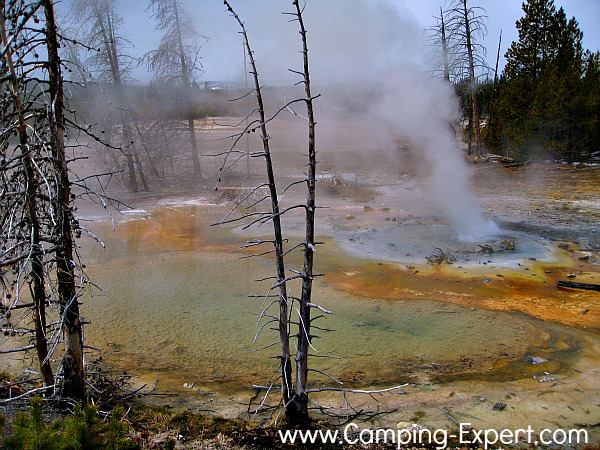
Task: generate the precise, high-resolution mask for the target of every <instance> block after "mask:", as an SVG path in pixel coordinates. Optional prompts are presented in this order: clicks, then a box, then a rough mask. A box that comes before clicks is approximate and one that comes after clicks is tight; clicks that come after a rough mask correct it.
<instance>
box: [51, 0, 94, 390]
mask: <svg viewBox="0 0 600 450" xmlns="http://www.w3.org/2000/svg"><path fill="white" fill-rule="evenodd" d="M44 8H45V14H46V33H47V37H46V39H47V48H48V75H49V91H50V97H51V104H52V105H53V108H51V110H50V117H49V118H50V128H51V131H52V140H53V142H52V156H53V163H54V170H55V174H56V177H57V186H56V189H57V194H56V199H55V201H54V204H55V212H56V220H57V226H56V239H57V247H58V248H57V251H56V265H57V277H58V294H59V304H60V313H61V316H62V321H63V333H64V339H65V355H64V357H63V363H62V367H63V377H64V379H63V384H62V394H61V395H62V396H63V397H66V398H72V399H76V400H79V401H83V400H85V381H84V380H85V368H84V361H83V324H82V322H81V317H80V314H79V302H78V294H77V292H76V286H75V263H74V249H73V244H74V237H73V229H72V227H73V216H72V210H71V183H70V181H69V173H68V167H67V158H66V155H65V118H64V110H63V108H64V95H63V85H62V74H61V69H60V58H59V55H58V47H59V43H58V36H57V27H56V22H55V18H54V7H53V4H52V0H44Z"/></svg>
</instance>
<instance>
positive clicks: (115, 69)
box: [93, 0, 147, 192]
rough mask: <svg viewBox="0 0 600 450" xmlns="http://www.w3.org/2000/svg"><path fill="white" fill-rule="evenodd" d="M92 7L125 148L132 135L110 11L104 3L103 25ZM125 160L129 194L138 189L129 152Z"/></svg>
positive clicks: (95, 8)
mask: <svg viewBox="0 0 600 450" xmlns="http://www.w3.org/2000/svg"><path fill="white" fill-rule="evenodd" d="M93 6H94V12H95V14H96V18H97V20H98V24H99V25H100V29H101V32H102V42H103V45H104V48H105V50H106V54H107V55H108V59H109V64H110V70H111V75H112V79H113V82H114V84H115V86H116V88H117V95H118V97H119V104H120V108H121V126H122V127H123V140H124V142H125V147H126V148H127V147H128V146H129V145H130V144H131V142H132V139H131V137H132V134H133V133H132V132H131V127H130V125H129V120H128V118H127V112H126V105H127V96H126V94H125V89H124V88H123V81H122V79H121V68H120V67H119V57H118V54H117V48H116V44H115V34H114V29H113V25H112V21H111V17H110V9H109V7H108V4H107V3H106V1H104V6H103V9H104V11H105V12H106V24H105V23H104V19H103V14H102V10H103V9H102V8H101V7H100V6H99V5H98V0H94V3H93ZM126 159H127V171H128V173H129V190H130V191H131V192H138V191H139V187H138V184H137V177H136V174H135V172H136V171H135V164H134V158H133V155H132V154H131V153H130V152H127V153H126ZM146 190H147V189H146Z"/></svg>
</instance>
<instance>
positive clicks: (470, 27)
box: [432, 0, 489, 158]
mask: <svg viewBox="0 0 600 450" xmlns="http://www.w3.org/2000/svg"><path fill="white" fill-rule="evenodd" d="M437 19H438V24H437V25H436V26H435V27H434V28H433V30H432V31H433V43H434V46H436V47H439V48H440V52H441V56H442V58H441V60H442V63H441V66H442V70H437V69H436V70H437V71H438V72H441V73H442V74H443V77H444V78H446V79H447V80H449V81H450V82H452V83H454V84H459V83H461V82H462V81H463V80H465V79H466V80H468V85H469V95H468V97H469V106H468V114H469V127H468V130H469V135H468V151H467V152H468V154H469V155H470V154H471V153H472V137H473V132H474V137H475V156H476V158H481V157H483V153H482V146H481V132H480V120H479V110H478V107H477V79H478V75H479V74H485V75H487V74H488V73H489V68H488V66H487V64H486V62H485V54H486V53H485V50H486V49H485V47H483V46H482V45H481V44H480V43H478V42H477V38H483V37H484V36H485V34H486V27H485V23H484V21H485V19H486V16H485V11H484V10H483V8H481V7H479V6H470V5H469V4H468V0H453V1H452V3H451V4H450V7H449V8H448V9H447V10H442V9H440V17H438V18H437Z"/></svg>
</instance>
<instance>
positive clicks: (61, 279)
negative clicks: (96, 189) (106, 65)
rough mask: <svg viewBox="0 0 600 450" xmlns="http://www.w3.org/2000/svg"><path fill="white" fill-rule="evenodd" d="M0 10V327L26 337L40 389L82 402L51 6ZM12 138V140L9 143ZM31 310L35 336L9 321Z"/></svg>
mask: <svg viewBox="0 0 600 450" xmlns="http://www.w3.org/2000/svg"><path fill="white" fill-rule="evenodd" d="M1 4H2V17H1V19H2V21H1V23H0V34H1V38H2V44H3V54H2V62H3V64H2V77H0V82H1V83H2V92H3V96H2V100H1V101H2V107H3V115H2V133H1V134H0V149H1V151H2V155H1V156H2V158H0V161H1V162H0V183H1V184H0V203H1V204H2V213H1V214H0V218H1V220H0V226H1V227H0V231H1V234H0V238H1V240H2V253H1V256H0V284H1V286H2V292H3V295H2V304H1V305H0V311H1V312H2V325H3V327H4V326H5V327H6V329H5V330H4V332H5V336H6V335H7V333H8V334H9V335H10V334H13V335H15V334H17V335H21V336H26V335H28V334H30V333H31V334H33V335H34V342H35V344H34V345H33V346H31V347H32V348H35V349H36V351H37V356H38V361H39V365H40V373H41V376H42V382H43V384H44V385H45V386H46V387H48V388H52V387H55V384H57V385H59V387H60V390H59V393H60V395H61V396H62V397H65V398H70V399H75V400H77V401H83V400H85V395H86V392H85V369H84V360H83V328H82V327H83V321H82V318H81V316H80V313H79V301H78V299H79V297H80V294H81V290H82V289H83V286H84V285H85V283H86V280H85V279H84V278H83V275H82V273H81V265H80V264H79V263H78V256H77V254H76V250H75V244H74V242H75V238H76V235H78V234H80V233H81V231H82V229H81V228H80V226H79V222H78V221H77V219H76V218H75V217H74V215H73V206H72V201H73V199H74V198H75V195H74V194H73V193H72V191H71V186H72V185H73V184H74V181H73V179H72V178H70V173H69V168H68V157H67V154H66V146H65V128H66V122H67V119H66V118H65V114H64V111H65V105H64V103H65V97H64V92H63V81H62V80H63V78H62V69H61V60H60V57H59V54H58V49H59V46H60V45H59V38H58V32H57V25H56V21H55V16H54V5H53V2H52V0H39V1H37V2H9V3H7V2H5V1H2V3H1ZM42 24H43V25H42ZM7 29H8V30H9V31H7ZM40 55H44V56H40ZM14 135H16V136H17V137H18V140H17V141H16V142H15V141H14V140H13V139H11V137H12V136H14ZM24 283H27V284H28V285H29V292H27V291H26V290H25V289H24V286H23V284H24ZM47 305H53V306H58V308H52V310H54V311H56V309H58V316H57V317H54V318H53V320H52V321H48V319H47V317H48V308H47ZM30 309H31V310H32V311H33V323H34V328H33V330H31V329H29V326H28V323H27V321H26V318H25V316H23V315H20V316H17V317H15V316H14V315H13V314H15V315H16V314H17V313H18V312H19V311H28V310H30ZM60 342H64V352H63V355H62V359H61V360H60V364H59V365H58V369H57V376H56V380H59V381H60V382H57V383H55V381H56V380H55V379H53V370H52V366H51V362H52V360H51V358H52V356H53V354H54V350H55V349H56V348H57V346H58V345H59V343H60ZM29 348H30V347H29V346H25V347H20V348H14V349H10V350H7V351H9V352H12V351H24V350H28V349H29ZM3 352H4V350H3Z"/></svg>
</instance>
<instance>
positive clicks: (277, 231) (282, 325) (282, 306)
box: [225, 0, 294, 409]
mask: <svg viewBox="0 0 600 450" xmlns="http://www.w3.org/2000/svg"><path fill="white" fill-rule="evenodd" d="M225 4H226V5H227V8H228V10H229V12H230V13H231V14H232V15H233V16H234V17H235V19H236V20H237V22H238V24H239V25H240V27H241V29H242V36H243V38H244V47H245V49H246V52H247V54H248V58H249V61H250V66H251V67H252V75H253V78H254V92H255V95H256V102H257V104H258V113H259V116H260V131H261V139H262V142H263V150H264V157H265V165H266V170H267V180H268V187H269V196H270V200H271V211H272V213H273V234H274V238H275V240H274V242H273V244H274V246H275V264H276V268H277V285H278V290H279V322H278V325H279V327H278V328H279V341H280V344H281V355H280V360H281V394H282V399H283V405H284V408H285V409H287V408H288V405H291V403H290V400H291V399H292V397H293V395H294V388H293V381H292V360H291V354H290V332H289V303H288V302H289V299H288V294H287V283H286V275H285V261H284V249H283V232H282V230H281V211H280V208H279V198H278V196H277V186H276V183H275V172H274V170H273V162H272V158H271V149H270V146H269V140H270V136H269V133H268V132H267V125H266V124H267V121H266V117H265V107H264V103H263V99H262V92H261V87H260V82H259V77H258V70H257V68H256V62H255V60H254V52H252V49H251V48H250V43H249V42H248V34H247V33H246V27H245V26H244V23H243V22H242V21H241V19H240V18H239V17H238V15H237V14H236V13H235V11H234V10H233V8H232V7H231V6H230V5H229V3H228V2H227V0H225Z"/></svg>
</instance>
